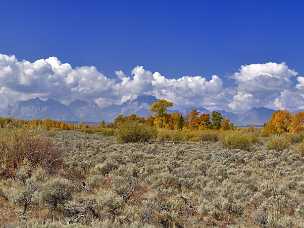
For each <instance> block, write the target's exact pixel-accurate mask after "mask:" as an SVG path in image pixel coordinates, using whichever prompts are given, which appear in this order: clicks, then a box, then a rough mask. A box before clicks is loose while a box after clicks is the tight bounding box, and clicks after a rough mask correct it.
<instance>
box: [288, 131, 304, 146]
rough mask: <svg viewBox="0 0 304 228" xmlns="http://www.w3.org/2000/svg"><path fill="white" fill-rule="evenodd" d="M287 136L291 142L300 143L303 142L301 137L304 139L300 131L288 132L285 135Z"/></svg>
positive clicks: (303, 134)
mask: <svg viewBox="0 0 304 228" xmlns="http://www.w3.org/2000/svg"><path fill="white" fill-rule="evenodd" d="M287 137H289V139H290V142H291V143H292V144H295V143H301V142H303V139H304V133H303V132H301V133H290V134H288V135H287Z"/></svg>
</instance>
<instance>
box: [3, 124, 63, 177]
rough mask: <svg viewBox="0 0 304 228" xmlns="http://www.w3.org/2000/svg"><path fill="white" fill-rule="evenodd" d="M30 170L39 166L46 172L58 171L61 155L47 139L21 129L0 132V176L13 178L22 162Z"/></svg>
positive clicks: (60, 164)
mask: <svg viewBox="0 0 304 228" xmlns="http://www.w3.org/2000/svg"><path fill="white" fill-rule="evenodd" d="M25 161H26V162H28V164H29V165H30V167H31V168H35V167H37V166H40V167H42V168H44V169H45V170H46V171H47V172H49V173H53V172H55V171H58V169H60V168H61V166H62V153H61V152H60V150H59V149H58V148H57V147H56V146H55V144H54V143H53V142H52V141H51V140H50V139H48V138H46V137H43V136H40V135H38V134H37V133H35V132H33V131H29V130H23V129H12V130H5V131H1V132H0V163H2V166H3V168H2V174H1V175H2V176H6V177H10V176H14V175H15V173H16V170H17V169H18V168H19V166H21V165H22V164H23V163H24V162H25Z"/></svg>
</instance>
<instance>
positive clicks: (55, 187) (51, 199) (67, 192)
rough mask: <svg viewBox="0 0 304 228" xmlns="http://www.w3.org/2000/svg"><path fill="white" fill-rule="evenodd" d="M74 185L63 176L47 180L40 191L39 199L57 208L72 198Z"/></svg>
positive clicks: (52, 207)
mask: <svg viewBox="0 0 304 228" xmlns="http://www.w3.org/2000/svg"><path fill="white" fill-rule="evenodd" d="M72 191H73V186H72V185H71V183H70V182H69V181H68V180H66V179H63V178H59V177H58V178H54V179H51V180H49V181H47V182H46V183H45V184H44V185H43V186H42V189H41V191H40V192H39V201H40V202H42V203H43V204H46V205H48V206H49V207H50V208H51V209H57V207H58V206H59V205H64V204H65V203H66V202H67V201H69V200H71V199H72Z"/></svg>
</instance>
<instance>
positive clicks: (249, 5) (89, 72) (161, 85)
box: [0, 0, 304, 114]
mask: <svg viewBox="0 0 304 228" xmlns="http://www.w3.org/2000/svg"><path fill="white" fill-rule="evenodd" d="M0 11H1V14H0V99H1V100H2V103H1V104H0V114H1V110H3V109H6V108H7V107H8V106H9V104H11V103H12V102H17V101H20V100H26V99H30V98H35V97H40V98H45V99H47V98H56V99H57V100H58V101H60V102H63V103H69V102H71V101H73V100H75V99H81V100H86V101H89V102H94V103H96V104H97V105H99V106H100V107H106V106H110V105H114V104H115V105H117V104H122V103H124V102H126V101H130V100H134V99H136V98H137V97H138V96H141V95H153V96H155V97H156V98H159V99H160V98H164V99H169V100H171V101H173V102H174V103H175V105H176V106H177V107H178V108H181V109H183V108H189V107H193V106H199V107H204V108H207V109H209V110H214V109H221V110H227V111H233V112H242V111H246V110H249V109H251V108H255V107H257V108H258V107H267V108H273V109H289V110H293V111H294V110H304V77H303V76H304V65H303V64H302V60H303V59H304V52H303V50H304V42H303V40H304V30H303V27H304V26H303V25H304V14H303V12H304V2H302V1H285V0H281V1H274V0H273V1H270V0H268V1H265V0H264V1H260V0H256V1H237V0H233V1H224V0H223V1H216V0H213V1H211V0H210V1H209V0H206V1H165V0H163V1H157V0H154V1H136V0H133V1H97V0H95V1H94V0H90V1H75V0H74V1H72V0H53V1H38V0H27V1H14V0H9V1H8V0H2V1H1V4H0ZM50 57H51V58H50ZM23 60H26V61H23ZM65 63H66V64H65ZM90 66H93V67H90ZM118 70H121V71H118ZM2 112H3V111H2Z"/></svg>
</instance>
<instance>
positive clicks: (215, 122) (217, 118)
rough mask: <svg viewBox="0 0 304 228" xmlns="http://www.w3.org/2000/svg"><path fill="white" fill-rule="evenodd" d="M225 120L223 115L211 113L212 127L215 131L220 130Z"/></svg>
mask: <svg viewBox="0 0 304 228" xmlns="http://www.w3.org/2000/svg"><path fill="white" fill-rule="evenodd" d="M223 119H224V117H223V116H222V114H221V113H219V112H216V111H213V112H212V113H211V122H212V127H213V128H215V129H220V127H221V124H222V121H223Z"/></svg>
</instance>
